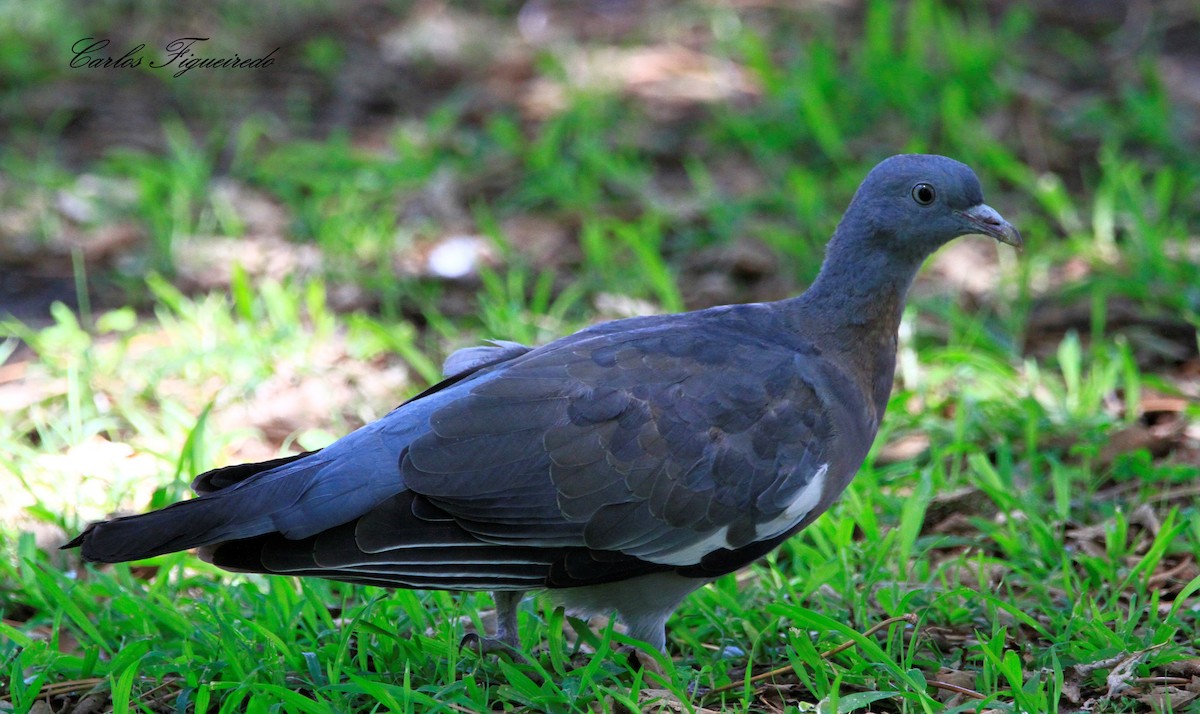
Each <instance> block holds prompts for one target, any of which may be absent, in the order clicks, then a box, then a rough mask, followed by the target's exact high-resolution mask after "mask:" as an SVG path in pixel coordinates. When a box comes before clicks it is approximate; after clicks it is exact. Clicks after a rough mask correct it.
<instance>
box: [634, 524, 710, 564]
mask: <svg viewBox="0 0 1200 714" xmlns="http://www.w3.org/2000/svg"><path fill="white" fill-rule="evenodd" d="M728 536H729V526H725V527H724V528H721V529H720V530H716V531H713V532H712V533H710V534H709V535H708V536H707V537H706V538H704V540H700V541H697V542H695V543H692V544H690V545H687V546H684V547H683V549H682V550H671V551H667V552H665V553H651V554H648V555H643V556H641V557H643V558H645V559H646V560H648V561H650V562H651V563H662V564H663V565H695V564H696V563H699V562H700V559H701V558H703V557H704V556H706V555H708V554H709V553H711V552H713V551H714V550H720V549H721V548H728V547H729V537H728Z"/></svg>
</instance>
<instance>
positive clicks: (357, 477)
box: [63, 430, 404, 563]
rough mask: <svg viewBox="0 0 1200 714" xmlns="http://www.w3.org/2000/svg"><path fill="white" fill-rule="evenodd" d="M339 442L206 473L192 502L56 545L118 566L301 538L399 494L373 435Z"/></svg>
mask: <svg viewBox="0 0 1200 714" xmlns="http://www.w3.org/2000/svg"><path fill="white" fill-rule="evenodd" d="M339 443H340V444H341V445H342V447H343V448H334V447H330V448H327V449H326V450H325V451H324V452H321V453H320V454H317V453H312V454H305V455H298V456H295V457H286V458H283V459H275V460H272V461H267V462H263V463H261V464H242V465H239V466H236V467H229V468H228V469H218V470H216V471H211V472H209V473H208V474H205V475H202V476H200V477H199V478H198V479H197V480H196V482H197V486H198V487H199V490H200V491H201V493H202V495H201V496H199V497H198V498H194V499H192V500H190V501H181V502H179V503H175V504H172V505H170V506H167V507H166V508H163V509H161V510H158V511H153V512H151V513H146V514H143V515H139V516H128V517H124V518H115V519H113V520H109V521H101V522H99V523H93V524H91V525H89V526H88V527H87V528H86V529H85V530H84V531H83V532H82V533H80V534H79V536H78V537H76V538H75V539H74V540H72V541H71V542H70V543H67V544H66V545H65V546H63V547H64V548H74V547H80V548H82V551H83V557H84V558H85V559H86V560H91V561H98V562H105V563H119V562H124V561H128V560H138V559H141V558H149V557H153V556H155V555H162V554H164V553H172V552H175V551H180V550H187V549H189V548H197V547H201V546H210V545H213V544H216V543H221V542H223V541H229V540H238V539H244V538H252V537H255V536H259V535H264V534H267V533H280V534H281V535H283V536H284V537H286V538H290V539H300V538H306V537H308V536H311V535H313V534H315V533H318V532H320V531H323V530H326V529H328V528H333V527H335V526H338V525H341V524H343V523H346V522H348V521H350V520H353V519H354V518H357V517H359V516H361V515H362V514H364V513H366V512H367V511H369V510H371V509H372V508H374V507H375V506H376V505H378V504H379V503H381V502H382V501H384V500H386V499H387V498H389V497H391V496H394V495H395V494H396V493H398V492H400V491H402V490H403V489H404V485H403V480H402V478H401V476H400V470H399V458H398V454H397V453H395V447H392V448H389V447H388V446H387V445H386V444H385V443H384V441H383V439H382V438H380V435H379V433H378V432H375V431H368V430H359V431H358V432H355V434H352V435H350V436H348V437H346V438H345V439H343V440H342V441H341V442H339ZM212 489H215V490H212Z"/></svg>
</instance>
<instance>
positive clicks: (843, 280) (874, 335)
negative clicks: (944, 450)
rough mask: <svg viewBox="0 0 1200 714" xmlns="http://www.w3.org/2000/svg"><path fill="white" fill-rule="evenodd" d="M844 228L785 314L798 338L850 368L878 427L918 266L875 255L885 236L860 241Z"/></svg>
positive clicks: (882, 253)
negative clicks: (811, 342) (813, 343)
mask: <svg viewBox="0 0 1200 714" xmlns="http://www.w3.org/2000/svg"><path fill="white" fill-rule="evenodd" d="M846 228H847V226H845V225H844V224H843V225H842V226H839V227H838V232H837V233H835V234H834V237H833V239H832V240H830V242H829V246H828V248H827V249H826V255H825V262H824V263H823V264H822V265H821V272H820V273H819V274H818V275H817V279H816V281H814V282H813V284H812V286H811V287H809V289H808V290H806V291H805V292H804V293H803V294H802V295H800V296H799V297H796V298H792V302H793V304H794V309H793V310H791V311H789V312H790V314H791V315H792V316H793V319H795V320H796V321H797V325H796V326H797V327H798V328H799V331H800V332H801V333H802V334H807V335H809V336H810V337H815V338H817V339H818V340H819V342H818V344H821V345H823V347H822V349H823V351H825V352H826V354H827V355H829V356H833V355H834V354H836V355H837V356H838V358H839V361H841V362H842V363H843V364H845V365H846V366H847V367H848V368H849V373H850V374H851V375H852V376H853V377H854V378H855V379H856V380H857V381H858V382H859V386H860V388H861V389H862V391H863V394H864V395H866V396H868V397H869V399H870V402H871V403H872V405H873V407H874V408H873V410H872V414H871V420H872V421H874V423H875V425H876V426H878V424H879V420H880V419H882V417H883V412H884V410H885V409H886V408H887V402H888V398H889V396H890V394H891V389H892V380H893V378H894V376H895V370H896V337H897V332H898V330H899V327H900V316H901V314H902V313H903V311H904V300H905V298H906V297H907V295H908V288H909V286H910V285H912V281H913V278H914V277H915V276H916V273H917V269H918V268H919V267H920V261H919V260H916V259H915V257H909V258H905V257H901V256H896V255H891V254H889V252H888V251H884V250H880V249H879V248H878V246H880V245H886V240H884V238H886V237H884V236H879V238H880V240H862V238H863V237H864V236H865V235H866V234H865V233H861V232H850V231H847V230H846ZM847 236H854V238H855V240H849V239H847ZM872 237H874V236H872Z"/></svg>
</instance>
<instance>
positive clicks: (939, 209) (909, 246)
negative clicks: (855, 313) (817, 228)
mask: <svg viewBox="0 0 1200 714" xmlns="http://www.w3.org/2000/svg"><path fill="white" fill-rule="evenodd" d="M846 216H847V218H851V217H853V218H854V220H856V221H865V222H866V224H867V225H866V226H865V227H866V228H867V229H868V230H866V231H863V232H861V233H860V235H864V236H870V239H871V240H873V241H883V242H884V243H885V245H882V246H872V247H874V248H883V249H885V250H886V251H888V252H889V253H891V254H893V255H898V256H905V257H909V258H912V259H915V260H918V261H919V260H923V259H924V258H925V257H927V256H928V255H930V254H931V253H933V252H934V251H935V250H937V249H938V248H939V247H941V246H942V245H944V244H945V243H947V242H949V241H950V240H953V239H954V238H957V237H958V236H961V235H968V234H981V235H986V236H991V237H992V238H995V239H996V240H998V241H1000V242H1001V243H1007V244H1008V245H1011V246H1014V247H1016V248H1018V249H1019V248H1021V247H1022V245H1023V243H1022V241H1021V234H1020V233H1019V232H1018V231H1017V229H1016V228H1014V227H1013V226H1012V225H1011V224H1010V223H1009V222H1008V221H1006V220H1004V217H1003V216H1001V215H1000V214H999V213H998V212H997V211H996V209H994V208H992V207H991V206H989V205H987V204H986V203H984V202H983V189H982V188H980V185H979V178H978V177H976V176H975V172H974V171H972V170H971V168H970V167H969V166H967V165H966V164H964V163H961V162H959V161H955V160H954V159H949V158H946V157H945V156H935V155H930V154H901V155H899V156H893V157H891V158H889V159H885V160H883V161H882V162H880V163H879V164H878V165H877V166H876V167H875V168H873V169H871V172H870V173H869V174H867V177H866V178H865V179H864V180H863V182H862V185H861V186H859V188H858V191H857V192H856V193H855V195H854V200H853V201H852V202H851V204H850V208H849V210H848V211H847V214H846Z"/></svg>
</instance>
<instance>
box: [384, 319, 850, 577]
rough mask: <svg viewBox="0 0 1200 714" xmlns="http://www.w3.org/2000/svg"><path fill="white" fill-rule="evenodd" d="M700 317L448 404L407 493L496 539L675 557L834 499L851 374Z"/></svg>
mask: <svg viewBox="0 0 1200 714" xmlns="http://www.w3.org/2000/svg"><path fill="white" fill-rule="evenodd" d="M698 314H699V313H693V314H692V317H691V319H690V320H681V319H678V316H676V319H672V320H656V321H649V322H646V323H639V325H642V326H641V327H639V328H637V329H627V330H619V331H613V330H605V329H593V330H590V331H584V332H582V333H579V334H577V335H576V336H575V339H569V340H565V341H562V342H560V343H553V344H552V345H550V346H547V347H548V348H550V349H547V348H542V349H539V350H537V351H534V352H531V353H527V354H524V355H522V356H521V357H520V358H518V359H515V360H513V361H511V362H509V363H507V364H506V365H505V366H504V368H503V370H501V371H498V373H497V374H496V375H494V376H493V377H492V378H489V379H485V380H479V381H477V382H476V383H474V384H473V385H470V388H469V389H466V390H462V392H461V396H457V398H455V399H453V400H450V401H448V402H447V403H445V404H443V405H441V406H440V407H439V408H438V409H436V410H435V411H433V412H432V414H431V415H430V417H429V429H428V430H427V431H426V432H425V433H424V434H422V435H421V436H418V437H417V438H416V439H414V440H413V441H412V442H411V444H410V445H409V447H408V448H407V449H406V451H405V452H404V454H403V455H402V456H401V471H402V474H403V479H404V482H405V484H406V486H407V487H408V488H410V489H412V490H413V491H414V492H416V493H417V494H420V495H421V496H423V497H425V498H426V499H428V500H429V501H430V502H431V503H432V504H433V505H434V506H436V507H437V508H438V509H441V510H442V511H444V512H445V513H447V514H449V515H450V516H451V517H453V519H454V520H455V521H456V522H457V523H458V524H459V525H460V526H461V527H462V528H464V529H465V530H467V531H468V532H470V533H472V534H474V535H475V536H477V537H479V538H480V539H482V540H484V541H486V542H491V543H497V544H508V545H513V546H539V547H543V548H579V547H583V548H587V549H589V550H592V551H608V552H611V553H613V554H614V555H616V554H622V555H625V556H632V557H634V558H636V559H639V560H641V561H648V562H649V563H655V564H660V565H669V566H689V565H694V564H696V563H698V562H699V561H700V560H701V559H702V558H703V557H704V556H705V555H707V554H709V553H711V552H713V551H717V550H720V549H727V550H733V549H738V548H742V547H744V546H747V545H750V544H752V543H755V542H757V541H762V540H767V539H769V538H773V537H775V536H778V535H779V534H780V533H783V532H785V531H788V530H789V529H791V528H792V527H793V526H794V525H796V524H797V523H798V522H799V521H800V520H801V519H803V518H804V517H805V516H806V515H807V514H808V513H809V511H810V510H812V509H813V508H814V507H815V506H816V505H817V503H818V500H819V499H820V496H821V493H820V492H821V488H820V486H821V484H820V481H821V480H822V478H823V477H824V474H825V471H826V468H827V459H826V457H825V454H824V451H825V449H826V447H827V445H828V444H829V443H830V441H831V440H832V438H833V436H834V434H833V431H834V422H833V420H832V419H831V418H830V416H829V407H828V405H827V404H826V403H825V400H824V398H823V394H824V393H827V392H828V390H826V389H824V388H823V386H824V385H827V384H828V383H829V382H830V380H831V379H836V378H837V375H831V374H830V373H829V372H828V369H827V367H828V365H827V364H826V362H825V361H824V360H821V359H820V357H819V354H818V353H817V351H816V350H815V348H813V347H812V345H811V344H810V343H808V342H806V341H804V340H802V339H800V338H799V337H797V336H796V335H795V334H794V333H785V334H779V335H769V334H763V331H762V330H752V329H747V326H746V324H744V323H742V322H739V321H736V320H720V319H698V318H696V317H695V316H696V315H698ZM464 386H465V385H464ZM810 486H815V488H809V487H810Z"/></svg>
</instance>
